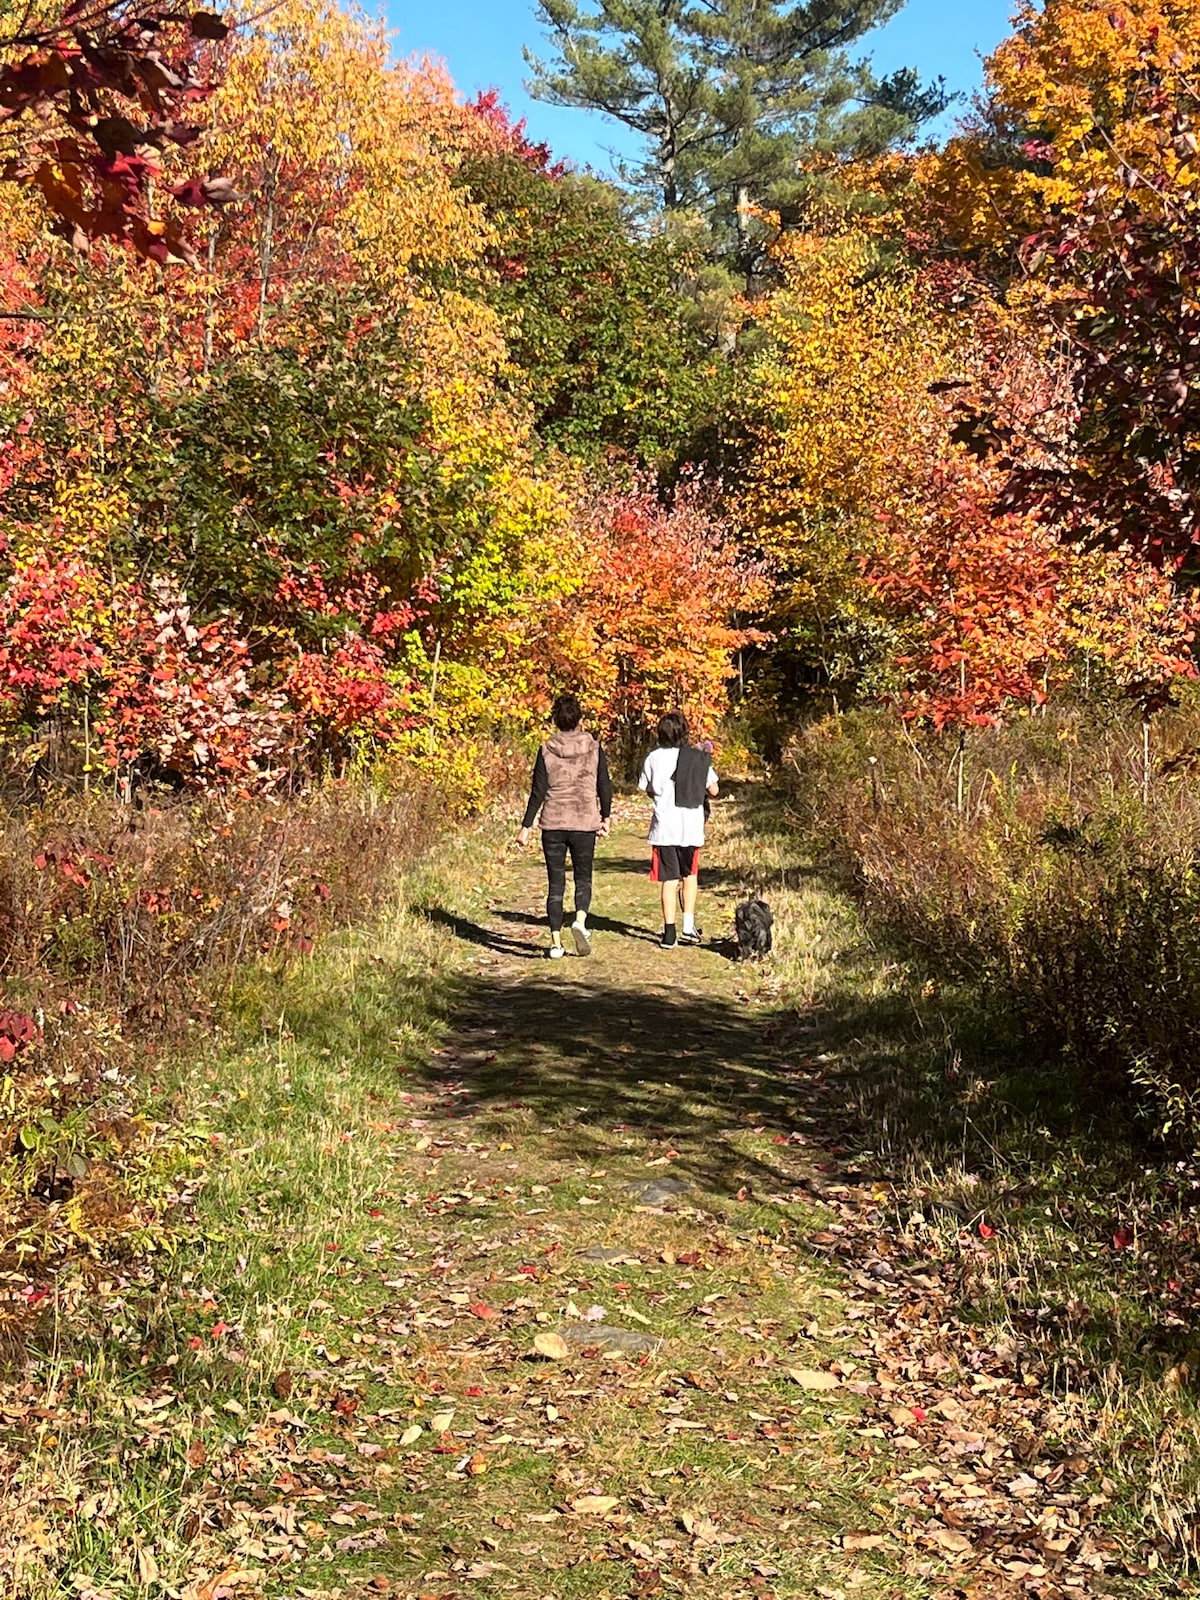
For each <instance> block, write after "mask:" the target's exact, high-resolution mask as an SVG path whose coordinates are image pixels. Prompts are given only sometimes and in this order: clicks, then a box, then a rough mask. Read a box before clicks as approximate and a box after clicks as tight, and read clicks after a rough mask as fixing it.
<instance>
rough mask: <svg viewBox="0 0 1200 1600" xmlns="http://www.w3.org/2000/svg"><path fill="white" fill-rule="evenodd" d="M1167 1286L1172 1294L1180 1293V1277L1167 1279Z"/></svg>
mask: <svg viewBox="0 0 1200 1600" xmlns="http://www.w3.org/2000/svg"><path fill="white" fill-rule="evenodd" d="M1167 1288H1168V1289H1170V1291H1171V1293H1172V1294H1178V1293H1179V1279H1178V1278H1168V1279H1167Z"/></svg>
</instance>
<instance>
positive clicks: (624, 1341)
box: [555, 1322, 663, 1355]
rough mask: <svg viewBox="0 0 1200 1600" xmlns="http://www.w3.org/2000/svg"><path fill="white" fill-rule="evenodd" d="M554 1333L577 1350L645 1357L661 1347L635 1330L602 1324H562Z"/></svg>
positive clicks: (647, 1336) (651, 1336) (658, 1341)
mask: <svg viewBox="0 0 1200 1600" xmlns="http://www.w3.org/2000/svg"><path fill="white" fill-rule="evenodd" d="M555 1332H556V1333H557V1334H558V1336H559V1338H560V1339H563V1340H564V1341H565V1342H566V1343H567V1344H569V1345H574V1346H575V1348H576V1349H579V1350H600V1351H605V1352H607V1351H619V1352H620V1353H621V1354H622V1355H645V1354H649V1353H652V1352H653V1351H655V1350H658V1349H660V1348H661V1347H662V1343H663V1341H662V1340H661V1339H657V1338H655V1337H654V1335H653V1334H650V1333H639V1332H638V1331H637V1329H636V1328H614V1327H612V1326H610V1325H609V1324H607V1323H603V1322H564V1323H563V1325H562V1327H561V1328H556V1329H555Z"/></svg>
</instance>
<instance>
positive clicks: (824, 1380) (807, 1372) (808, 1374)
mask: <svg viewBox="0 0 1200 1600" xmlns="http://www.w3.org/2000/svg"><path fill="white" fill-rule="evenodd" d="M788 1377H789V1378H790V1379H791V1380H792V1382H793V1383H798V1384H799V1385H800V1387H801V1388H802V1389H840V1388H841V1384H842V1380H841V1379H840V1378H839V1377H837V1375H836V1374H835V1373H832V1372H817V1371H816V1370H815V1369H814V1368H811V1367H789V1368H788Z"/></svg>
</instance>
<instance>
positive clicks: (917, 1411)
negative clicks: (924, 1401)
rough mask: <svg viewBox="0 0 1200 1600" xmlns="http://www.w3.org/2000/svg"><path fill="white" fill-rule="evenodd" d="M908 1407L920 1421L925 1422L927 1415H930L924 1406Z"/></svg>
mask: <svg viewBox="0 0 1200 1600" xmlns="http://www.w3.org/2000/svg"><path fill="white" fill-rule="evenodd" d="M908 1409H909V1410H910V1411H911V1412H912V1414H913V1416H914V1417H916V1419H917V1421H918V1422H924V1421H925V1418H926V1416H927V1415H928V1413H927V1412H926V1410H925V1407H924V1406H909V1408H908Z"/></svg>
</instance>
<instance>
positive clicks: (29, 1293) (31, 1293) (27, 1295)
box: [21, 1283, 50, 1306]
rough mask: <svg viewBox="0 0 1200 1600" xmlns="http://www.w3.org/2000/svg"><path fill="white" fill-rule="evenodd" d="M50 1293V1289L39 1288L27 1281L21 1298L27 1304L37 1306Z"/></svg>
mask: <svg viewBox="0 0 1200 1600" xmlns="http://www.w3.org/2000/svg"><path fill="white" fill-rule="evenodd" d="M49 1293H50V1291H49V1289H47V1288H45V1287H43V1288H40V1289H39V1288H38V1286H37V1285H36V1284H33V1283H27V1284H26V1285H25V1287H24V1288H23V1289H22V1290H21V1298H22V1300H24V1302H25V1304H26V1305H27V1306H36V1305H40V1304H41V1302H42V1301H43V1300H45V1299H46V1297H47V1295H48V1294H49Z"/></svg>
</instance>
